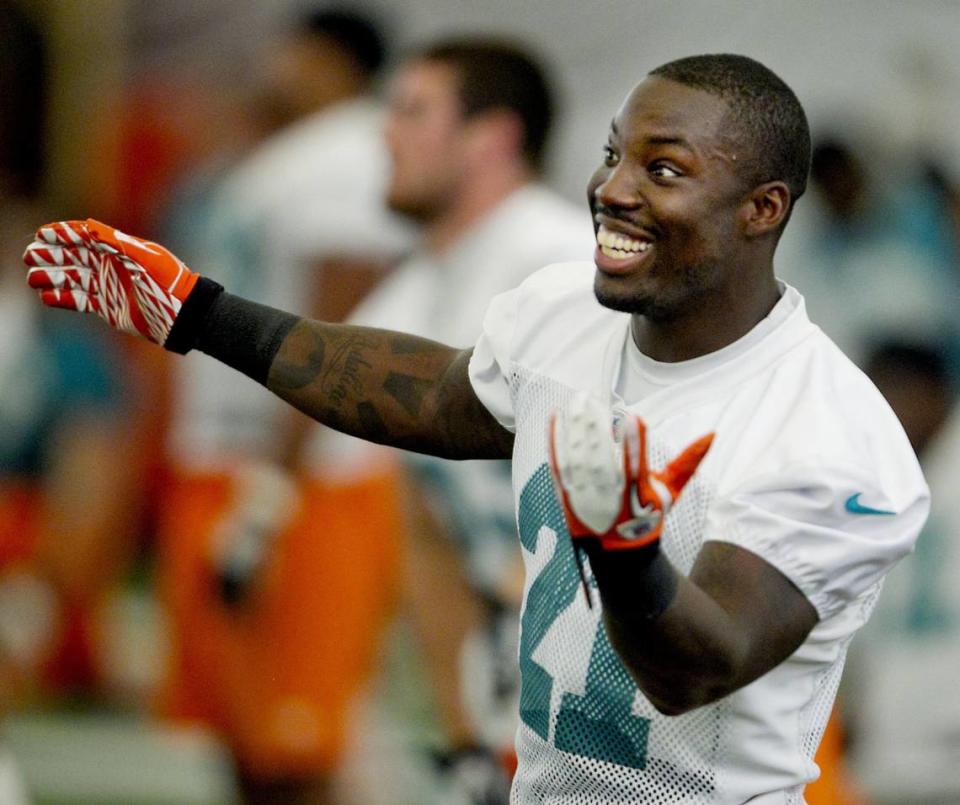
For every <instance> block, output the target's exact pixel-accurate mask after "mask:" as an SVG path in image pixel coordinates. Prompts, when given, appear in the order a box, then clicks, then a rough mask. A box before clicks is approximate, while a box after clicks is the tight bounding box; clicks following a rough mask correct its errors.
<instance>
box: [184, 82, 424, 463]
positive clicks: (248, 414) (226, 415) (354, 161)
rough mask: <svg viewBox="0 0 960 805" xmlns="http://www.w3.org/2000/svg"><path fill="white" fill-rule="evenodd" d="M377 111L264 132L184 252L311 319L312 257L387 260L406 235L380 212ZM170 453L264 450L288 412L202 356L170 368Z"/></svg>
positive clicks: (255, 295) (210, 271) (358, 105)
mask: <svg viewBox="0 0 960 805" xmlns="http://www.w3.org/2000/svg"><path fill="white" fill-rule="evenodd" d="M382 129H383V112H382V109H381V108H380V107H379V106H378V105H377V104H375V103H374V102H372V101H369V100H356V101H349V102H345V103H342V104H339V105H337V106H335V107H332V108H330V109H327V110H324V111H322V112H318V113H317V114H315V115H312V116H310V117H308V118H305V119H303V120H301V121H298V122H296V123H294V124H292V125H290V126H289V127H287V128H285V129H283V130H282V131H281V132H279V133H278V134H276V135H274V136H273V137H270V138H269V139H268V140H266V141H265V142H264V143H263V144H262V145H260V146H259V147H258V148H257V149H256V150H254V151H253V153H251V154H250V155H249V156H248V157H247V158H246V159H244V160H243V161H242V162H241V163H240V164H239V165H238V166H237V167H235V168H234V169H233V170H231V172H230V174H229V176H228V177H227V178H226V179H225V180H224V181H223V182H222V184H221V186H220V187H219V188H218V190H217V193H216V196H215V198H214V200H213V204H212V207H211V209H209V211H208V215H209V218H208V220H206V221H205V222H202V223H198V224H196V225H195V228H196V229H199V230H201V232H202V234H201V236H200V237H199V238H198V240H199V243H198V244H197V246H196V252H197V253H196V254H183V255H182V257H183V259H184V260H185V261H186V262H187V263H188V264H190V265H194V266H195V267H196V268H197V269H198V270H200V271H201V272H202V273H203V274H204V275H205V276H208V277H210V278H211V279H214V280H217V281H218V282H220V283H222V284H223V285H224V286H225V287H226V288H227V289H228V290H229V291H230V292H231V293H235V294H238V295H240V296H244V297H246V298H248V299H252V300H254V301H256V302H261V303H263V304H268V305H272V306H274V307H278V308H280V309H282V310H287V311H290V312H292V313H296V314H299V315H306V314H308V313H309V300H310V299H311V298H312V293H311V288H312V283H313V281H314V277H313V275H312V272H313V271H314V270H315V267H316V262H317V261H319V260H322V259H324V258H326V257H348V258H355V257H359V258H366V259H376V258H383V259H385V260H386V259H393V258H397V257H399V256H400V255H402V254H404V253H405V252H406V251H408V250H409V248H410V245H411V243H412V237H411V232H410V230H409V229H408V227H407V226H406V225H405V224H404V223H402V222H401V221H400V219H399V218H398V217H397V216H395V215H393V214H392V213H390V212H389V211H388V210H387V208H386V205H385V202H384V199H385V196H386V186H387V178H388V175H389V155H388V153H387V150H386V145H385V143H384V140H383V131H382ZM177 371H178V373H179V376H178V380H179V382H178V385H177V397H176V401H175V409H174V411H175V416H174V427H173V433H172V442H173V453H174V455H175V457H176V458H177V459H178V460H179V461H181V462H184V463H187V464H190V465H193V466H197V465H204V464H213V465H214V466H223V465H224V459H225V457H227V464H229V462H230V458H229V457H230V456H235V455H238V454H239V455H243V454H244V453H250V452H253V453H254V454H260V455H269V454H270V451H271V450H272V449H273V447H274V446H275V441H276V437H275V433H274V429H275V428H276V426H277V424H278V423H280V422H284V421H285V418H286V417H287V416H288V412H287V406H286V404H285V403H283V402H282V401H280V400H278V399H276V398H275V397H274V396H273V395H272V394H270V392H268V391H266V390H265V389H263V388H261V387H259V386H258V385H257V384H256V383H254V382H253V381H251V380H250V379H248V378H247V377H245V376H243V375H241V374H239V373H238V372H236V371H235V370H233V369H230V368H229V367H227V366H224V365H222V364H218V363H216V362H214V361H211V360H210V359H209V358H207V357H206V356H203V355H200V354H191V355H187V356H186V357H185V359H184V360H182V361H179V362H178V365H177Z"/></svg>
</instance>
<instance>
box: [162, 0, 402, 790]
mask: <svg viewBox="0 0 960 805" xmlns="http://www.w3.org/2000/svg"><path fill="white" fill-rule="evenodd" d="M269 54H270V58H269V59H268V60H267V61H266V67H267V68H268V69H266V70H265V73H266V76H267V78H266V79H265V81H266V88H265V89H264V90H263V94H264V96H265V99H264V100H263V101H262V102H261V103H263V104H265V105H268V106H269V111H270V113H271V114H272V115H273V117H274V118H275V121H276V123H277V124H280V128H279V129H278V130H277V131H275V132H274V133H273V134H272V135H271V136H269V137H267V138H266V139H265V140H264V141H263V142H261V143H260V144H259V145H258V146H257V147H256V148H254V149H253V150H252V151H251V152H250V153H249V154H248V155H247V156H246V157H245V158H244V159H242V160H241V161H240V162H239V163H238V164H237V165H235V166H234V167H232V168H231V169H230V170H229V172H228V173H227V175H226V176H225V177H224V178H223V179H222V180H221V182H220V183H219V185H218V186H217V187H216V188H215V190H214V192H213V193H212V199H211V201H210V206H209V208H208V209H207V211H206V213H207V215H206V217H205V218H201V216H199V215H196V214H194V211H193V210H192V209H188V210H186V211H179V214H178V217H177V219H176V220H177V221H178V222H179V223H180V231H181V232H183V233H185V234H187V235H188V236H189V235H190V233H194V237H193V238H192V240H191V241H190V243H191V247H190V248H189V249H188V252H187V253H190V254H191V257H190V259H191V260H197V261H200V262H202V263H204V264H208V265H210V266H211V271H212V274H213V275H214V276H217V277H220V278H222V281H223V282H226V283H229V284H230V285H231V286H234V285H236V286H237V287H242V288H244V289H245V293H246V294H248V295H249V296H251V297H253V298H256V299H259V300H261V301H264V302H269V303H271V304H275V305H279V306H281V307H289V308H291V309H294V310H297V311H299V312H300V313H302V314H304V315H314V316H320V317H322V318H324V319H330V320H341V319H343V318H344V317H345V316H346V314H347V313H348V312H349V311H350V309H351V308H352V307H353V306H354V305H355V304H356V303H357V302H358V301H359V300H360V299H361V298H362V297H363V296H364V294H365V293H367V292H368V291H369V289H370V288H371V287H373V286H374V285H375V284H376V283H377V282H378V281H379V280H380V279H381V278H382V277H383V276H384V275H385V274H386V273H387V271H388V269H389V268H390V267H391V266H392V263H393V262H395V260H396V259H398V257H399V256H400V255H401V254H403V253H404V252H405V251H406V250H407V248H408V247H409V245H410V243H411V240H412V238H411V233H410V231H409V229H408V228H407V227H406V225H405V224H404V222H403V221H402V220H400V219H399V218H398V217H397V216H395V215H392V214H391V213H390V212H389V210H388V209H387V207H386V205H385V204H384V196H385V192H386V182H387V176H388V154H387V149H386V147H385V145H384V142H383V126H384V112H383V107H382V105H381V104H380V103H379V102H378V101H377V100H376V99H375V98H374V96H373V94H372V91H373V82H374V81H375V78H376V75H377V70H378V68H379V67H380V65H381V63H382V62H383V60H384V55H385V54H384V42H383V40H382V35H381V34H380V33H379V32H378V31H377V30H376V29H375V28H374V26H373V24H372V23H371V22H370V21H368V20H366V19H364V18H360V17H357V16H355V15H353V14H350V13H344V12H340V11H335V10H329V9H327V10H322V11H318V12H308V13H306V14H304V15H303V16H302V17H301V18H299V20H298V25H297V26H295V27H294V29H293V30H292V31H290V32H289V33H288V34H287V35H286V36H285V37H283V38H282V39H281V41H280V42H279V43H276V44H274V45H273V46H272V47H271V48H270V50H269ZM185 219H187V220H185ZM175 368H176V369H177V370H178V371H177V375H176V378H175V380H176V384H175V389H176V393H175V396H174V403H173V415H172V424H171V429H170V437H169V442H170V446H169V456H170V463H171V467H172V470H173V473H172V475H173V482H172V483H171V484H170V485H169V489H168V490H167V498H166V500H165V502H164V505H163V511H164V512H165V515H164V516H163V517H162V523H161V528H160V550H159V561H158V570H159V574H158V575H159V579H160V584H161V591H162V593H163V600H164V603H165V604H166V608H167V611H168V613H169V615H170V623H171V625H172V627H173V629H172V638H173V639H172V641H171V642H172V656H171V659H170V661H169V663H168V664H167V673H166V674H165V678H164V680H163V689H162V691H161V696H160V705H159V709H160V712H161V714H163V715H165V716H168V717H172V718H175V719H177V720H197V721H200V722H201V723H203V724H205V725H208V726H210V727H212V728H213V729H214V730H215V731H216V732H217V734H218V735H219V736H220V737H221V738H222V739H223V740H224V741H225V743H226V744H227V746H228V747H229V748H230V750H231V751H232V753H233V755H234V758H235V760H236V763H237V768H238V771H239V776H240V781H241V785H242V788H243V791H244V794H245V798H246V800H247V801H248V802H251V803H255V802H258V801H268V802H269V801H276V799H277V798H278V797H279V798H281V799H283V800H284V801H285V802H299V801H303V802H310V803H311V805H313V803H316V802H321V801H326V800H325V799H324V798H325V797H327V796H329V793H328V791H327V783H328V780H329V777H330V775H331V773H332V771H333V769H334V768H336V766H337V765H338V763H339V759H340V756H341V752H342V747H343V745H344V743H345V741H346V739H347V733H348V726H349V723H350V717H349V712H350V708H351V706H352V705H351V703H352V700H353V698H354V696H355V694H356V693H357V691H358V689H360V687H361V685H362V683H363V681H364V680H365V679H366V676H367V673H368V672H369V670H370V668H371V666H372V665H373V662H374V655H375V651H376V647H377V644H378V635H379V634H380V631H381V627H382V626H383V624H385V623H386V621H387V615H388V612H389V607H390V602H391V601H392V597H393V593H392V584H391V579H392V578H393V577H395V576H396V572H397V571H396V569H395V567H394V566H395V565H396V559H395V558H391V554H390V552H389V550H388V546H387V545H386V544H383V545H380V546H379V547H378V548H377V549H376V550H375V549H374V548H373V547H372V546H371V547H370V549H369V550H368V551H366V552H363V551H362V550H361V549H359V548H356V547H351V548H350V549H351V550H352V551H353V553H354V561H353V562H352V563H351V564H350V567H349V568H347V569H346V570H345V571H343V572H338V573H336V574H333V575H330V577H329V578H328V576H327V573H326V572H325V569H326V568H329V562H328V560H329V556H331V555H334V554H335V553H336V552H337V551H338V550H345V549H347V548H348V547H350V545H351V542H352V529H351V528H350V525H349V524H348V523H347V522H345V521H346V520H347V518H348V517H349V515H350V512H351V511H352V510H357V509H362V510H364V511H365V512H366V514H367V517H368V521H369V522H370V523H371V524H379V525H380V527H382V528H384V529H385V530H396V526H390V524H391V523H393V522H394V511H395V509H396V507H395V505H394V504H393V498H392V497H391V496H388V495H384V494H382V493H383V490H384V488H387V489H389V490H391V491H392V489H393V485H392V483H391V482H389V481H388V479H387V476H388V475H389V472H390V471H389V469H387V468H384V467H383V466H382V464H381V465H380V466H378V468H377V472H376V473H371V474H369V475H368V476H367V477H365V478H363V479H360V480H357V481H356V482H349V483H343V484H330V483H327V481H326V479H325V478H324V477H321V476H320V475H319V472H318V471H317V470H316V469H315V468H313V467H311V468H309V471H306V469H305V468H304V466H303V464H302V447H303V444H304V441H305V439H306V436H307V434H308V432H309V429H310V427H311V424H312V423H310V421H309V420H308V419H306V418H305V417H303V416H302V415H300V414H298V413H297V412H291V411H290V410H289V408H288V407H286V406H283V405H282V404H278V402H277V401H276V400H275V399H273V398H272V397H271V396H270V395H269V394H266V393H264V392H263V390H262V389H258V388H256V386H254V385H253V384H251V383H249V382H247V381H246V380H245V379H244V378H242V377H239V376H237V374H236V373H235V372H231V371H230V370H229V369H227V368H226V367H219V366H218V367H211V366H209V365H207V362H205V361H204V360H203V359H202V358H199V356H194V357H192V358H191V359H190V360H187V361H184V362H183V363H182V364H181V365H178V366H177V367H175ZM291 414H292V415H291ZM380 501H383V502H382V503H381V502H380ZM173 512H176V515H175V516H168V515H170V514H172V513H173ZM318 535H322V544H321V539H320V538H319V537H318ZM361 554H362V555H361ZM345 598H347V599H350V600H352V601H353V602H354V604H353V606H351V607H350V609H349V612H348V613H347V614H344V615H342V616H337V617H335V616H334V615H333V614H332V613H333V611H334V610H335V608H336V606H335V604H336V602H338V601H340V600H343V599H345ZM331 618H334V620H335V622H333V623H332V622H331Z"/></svg>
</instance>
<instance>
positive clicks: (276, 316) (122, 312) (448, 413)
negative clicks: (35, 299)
mask: <svg viewBox="0 0 960 805" xmlns="http://www.w3.org/2000/svg"><path fill="white" fill-rule="evenodd" d="M24 260H25V262H26V263H27V265H28V266H30V267H31V270H30V273H29V278H28V281H29V283H30V285H32V286H33V287H34V288H36V289H37V290H38V291H39V292H40V298H41V300H42V301H43V302H44V303H45V304H47V305H50V306H53V307H62V308H67V309H70V310H80V311H83V312H88V313H96V314H98V315H99V316H100V317H101V318H103V319H104V320H106V321H107V323H108V324H110V326H111V327H113V328H114V329H118V330H124V331H126V332H130V333H133V334H136V335H140V336H143V337H144V338H147V339H149V340H151V341H154V342H155V343H158V344H163V345H164V346H165V347H167V349H171V350H173V351H175V352H187V351H189V350H190V349H199V350H201V351H202V352H205V353H207V354H208V355H211V356H212V357H214V358H216V359H218V360H220V361H222V362H223V363H226V364H227V365H228V366H231V367H233V368H235V369H237V370H238V371H241V372H244V373H245V374H247V375H248V376H250V377H251V378H253V379H254V380H256V381H257V382H259V383H262V384H263V385H265V386H267V388H269V389H270V390H271V391H273V392H274V393H275V394H277V395H278V396H280V397H282V398H283V399H284V400H286V401H287V402H289V403H291V404H292V405H294V406H296V407H297V408H299V409H300V410H301V411H303V412H305V413H306V414H308V415H309V416H311V417H313V418H314V419H316V420H317V421H319V422H322V423H323V424H325V425H329V426H330V427H333V428H336V429H337V430H340V431H343V432H345V433H349V434H351V435H353V436H359V437H360V438H363V439H367V440H369V441H374V442H379V443H381V444H387V445H392V446H394V447H402V448H405V449H408V450H416V451H418V452H423V453H432V454H434V455H438V456H443V457H447V458H506V457H508V456H509V455H510V453H511V450H512V445H513V436H512V434H511V433H509V432H508V431H507V430H506V429H504V428H503V427H502V426H501V425H500V424H499V423H498V422H497V421H496V420H495V419H494V417H493V416H492V415H491V414H490V413H489V412H488V411H487V410H486V408H485V407H484V406H483V405H482V404H481V403H480V401H479V400H478V399H477V397H476V394H475V393H474V391H473V387H472V386H471V384H470V379H469V376H468V372H467V366H468V363H469V360H470V351H469V350H466V351H464V350H457V349H454V348H452V347H447V346H444V345H442V344H438V343H436V342H433V341H429V340H427V339H423V338H417V337H414V336H410V335H404V334H402V333H395V332H389V331H386V330H375V329H370V328H363V327H353V326H348V325H342V324H328V323H324V322H318V321H310V320H307V319H301V318H298V317H296V316H292V315H291V314H289V313H284V312H282V311H279V310H275V309H273V308H270V307H267V306H265V305H260V304H257V303H255V302H250V301H248V300H245V299H241V298H240V297H236V296H233V295H232V294H229V293H226V292H224V291H223V289H222V288H221V287H220V286H219V285H217V284H216V283H214V282H211V281H210V280H207V279H204V278H202V277H200V276H199V275H197V274H195V273H194V272H192V271H191V270H190V269H188V268H187V267H186V266H185V265H184V264H183V263H182V262H181V261H180V260H179V259H178V258H177V257H176V256H174V255H173V254H171V253H170V252H169V251H168V250H167V249H165V248H164V247H162V246H160V245H159V244H156V243H151V242H150V241H144V240H140V239H139V238H135V237H131V236H130V235H126V234H124V233H122V232H119V231H118V230H115V229H113V228H112V227H109V226H106V225H105V224H101V223H100V222H98V221H93V220H87V221H66V222H60V223H56V224H49V225H47V226H44V227H41V228H40V229H39V230H38V232H37V239H36V240H35V241H34V242H33V243H31V244H30V245H29V246H28V247H27V250H26V252H25V254H24Z"/></svg>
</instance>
